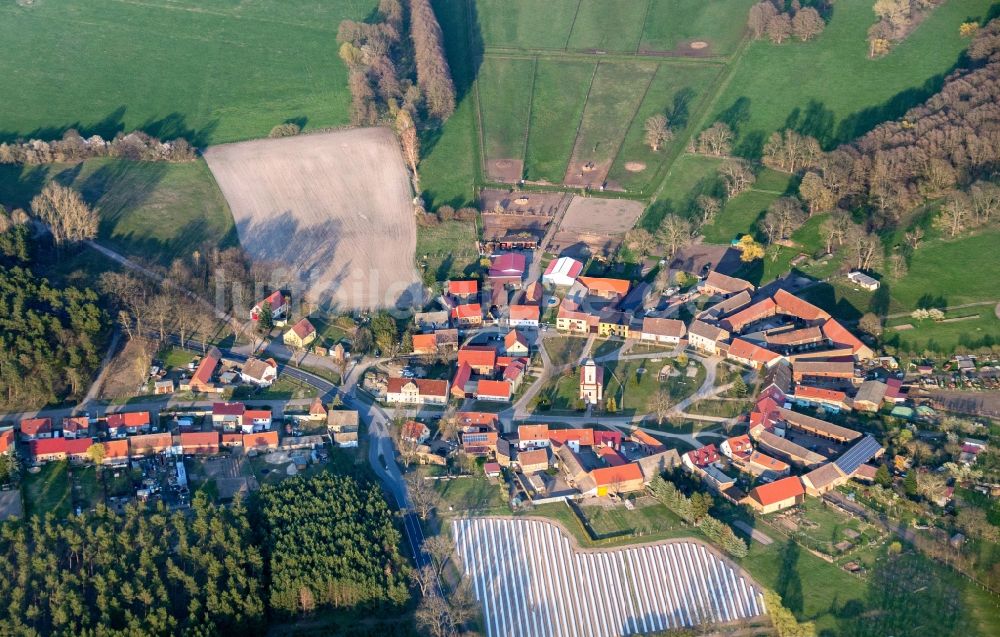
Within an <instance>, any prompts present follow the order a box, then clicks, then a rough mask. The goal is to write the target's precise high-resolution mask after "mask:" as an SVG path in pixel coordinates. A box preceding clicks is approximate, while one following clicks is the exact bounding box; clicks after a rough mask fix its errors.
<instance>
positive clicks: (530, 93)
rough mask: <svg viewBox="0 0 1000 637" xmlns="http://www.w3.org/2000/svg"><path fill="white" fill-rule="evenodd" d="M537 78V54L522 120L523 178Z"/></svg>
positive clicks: (522, 175)
mask: <svg viewBox="0 0 1000 637" xmlns="http://www.w3.org/2000/svg"><path fill="white" fill-rule="evenodd" d="M537 78H538V56H537V55H536V56H535V65H534V66H533V67H532V69H531V88H530V89H529V90H528V116H527V118H526V119H525V120H524V140H523V142H522V144H521V177H522V178H524V162H525V160H526V159H527V158H528V137H529V136H530V135H531V113H532V111H533V110H534V107H535V81H536V80H537Z"/></svg>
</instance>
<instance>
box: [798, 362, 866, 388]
mask: <svg viewBox="0 0 1000 637" xmlns="http://www.w3.org/2000/svg"><path fill="white" fill-rule="evenodd" d="M792 378H793V379H794V380H795V382H796V383H801V382H802V381H803V380H804V379H806V378H827V379H831V378H832V379H841V380H847V381H850V380H851V379H853V378H854V362H853V361H849V360H848V361H842V360H832V361H828V360H808V359H806V360H796V361H795V362H793V363H792Z"/></svg>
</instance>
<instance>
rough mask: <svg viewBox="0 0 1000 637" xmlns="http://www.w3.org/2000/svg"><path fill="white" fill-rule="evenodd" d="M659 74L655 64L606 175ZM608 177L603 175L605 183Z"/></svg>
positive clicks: (612, 166) (616, 160)
mask: <svg viewBox="0 0 1000 637" xmlns="http://www.w3.org/2000/svg"><path fill="white" fill-rule="evenodd" d="M659 74H660V65H659V64H657V65H656V70H655V71H653V73H652V75H650V76H649V81H648V82H646V90H644V91H643V92H642V97H640V98H639V101H638V102H637V103H636V105H635V110H634V111H632V117H631V118H629V120H628V125H627V126H625V134H623V135H622V138H621V141H619V142H618V148H616V149H615V154H614V155H612V157H611V165H610V166H608V175H610V174H611V169H612V168H614V167H615V164H616V163H618V156H619V155H621V153H622V149H623V148H624V147H625V140H626V139H628V133H629V131H630V130H632V125H633V124H635V118H636V116H637V115H638V114H639V111H640V110H641V109H642V103H643V102H645V101H646V96H647V95H649V87H651V86H652V85H653V82H654V81H655V80H656V76H657V75H659ZM608 175H605V177H604V180H605V181H607V179H608Z"/></svg>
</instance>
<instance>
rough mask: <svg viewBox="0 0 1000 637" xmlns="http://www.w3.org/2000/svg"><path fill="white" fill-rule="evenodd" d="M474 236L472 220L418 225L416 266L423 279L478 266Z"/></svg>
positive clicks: (442, 277)
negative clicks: (428, 225)
mask: <svg viewBox="0 0 1000 637" xmlns="http://www.w3.org/2000/svg"><path fill="white" fill-rule="evenodd" d="M476 238H477V237H476V224H475V223H473V222H471V221H449V222H446V223H440V224H438V225H436V226H431V227H428V228H417V253H416V254H417V268H418V269H419V270H421V271H422V272H423V273H424V275H423V278H424V282H425V283H428V282H440V281H447V280H448V279H449V278H451V277H453V276H455V277H458V276H468V275H470V274H472V273H474V272H475V271H476V270H477V268H478V267H479V252H478V251H477V250H476Z"/></svg>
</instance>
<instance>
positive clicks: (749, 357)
mask: <svg viewBox="0 0 1000 637" xmlns="http://www.w3.org/2000/svg"><path fill="white" fill-rule="evenodd" d="M726 357H727V358H730V359H732V360H735V361H738V362H740V363H743V364H744V365H749V366H750V367H753V368H754V369H760V368H761V367H763V366H765V365H771V364H773V363H774V362H775V361H777V360H779V359H780V358H781V354H777V353H775V352H772V351H771V350H769V349H765V348H763V347H760V346H759V345H754V344H753V343H751V342H750V341H745V340H743V339H742V338H734V339H733V342H732V344H731V345H730V346H729V352H728V353H727V354H726Z"/></svg>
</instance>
